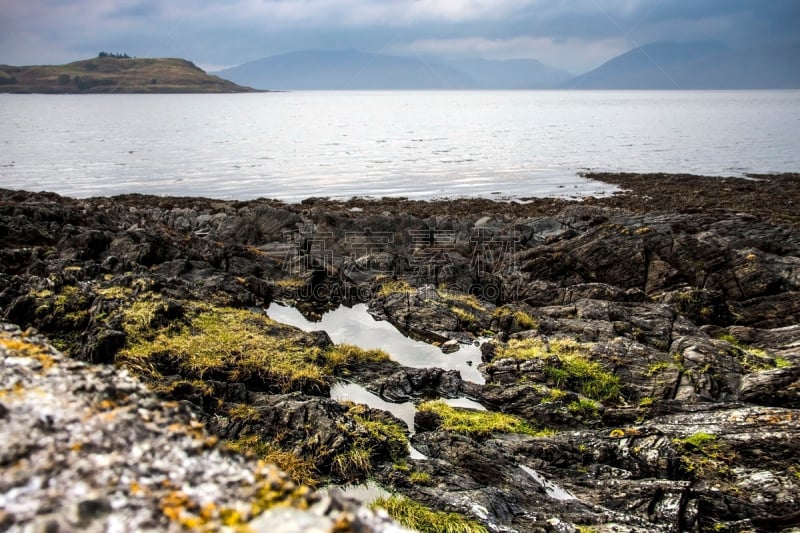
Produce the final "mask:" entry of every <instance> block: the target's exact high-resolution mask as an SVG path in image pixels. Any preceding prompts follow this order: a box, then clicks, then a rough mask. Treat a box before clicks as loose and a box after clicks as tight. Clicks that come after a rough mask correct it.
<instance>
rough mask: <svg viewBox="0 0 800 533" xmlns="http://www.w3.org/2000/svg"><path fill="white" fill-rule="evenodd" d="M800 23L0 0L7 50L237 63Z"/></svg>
mask: <svg viewBox="0 0 800 533" xmlns="http://www.w3.org/2000/svg"><path fill="white" fill-rule="evenodd" d="M798 23H800V2H798V1H797V0H769V1H763V0H693V1H691V2H687V1H683V0H603V1H598V0H480V1H479V0H236V1H233V2H220V1H218V0H213V1H212V0H172V1H170V2H164V1H157V0H122V1H118V2H114V3H109V2H107V1H105V0H68V1H55V0H27V1H26V2H13V1H11V0H0V62H6V63H43V62H61V61H66V60H73V59H78V58H81V57H86V55H88V54H94V53H97V51H99V50H101V49H102V50H110V51H119V52H127V53H131V54H134V55H139V56H144V55H156V56H158V55H171V56H174V55H180V56H185V57H188V58H189V59H192V60H193V61H195V62H198V63H216V64H235V63H240V62H244V61H247V60H252V59H256V58H260V57H264V56H267V55H271V54H276V53H281V52H286V51H293V50H301V49H309V48H337V49H341V48H356V49H362V50H366V51H373V52H382V51H402V50H407V51H409V52H410V51H412V50H413V49H414V47H415V46H417V48H419V43H428V44H431V43H440V44H441V46H442V47H443V48H446V47H449V49H450V50H451V52H452V53H453V54H459V53H462V54H463V53H469V52H470V49H469V47H470V46H472V47H477V48H478V49H484V50H489V49H492V50H493V53H496V54H500V55H502V54H504V53H506V54H511V55H515V56H517V54H524V53H526V48H525V43H528V44H529V45H530V46H529V48H530V53H531V54H534V53H536V51H537V50H540V51H542V50H544V51H545V52H542V53H545V54H550V56H548V57H547V59H549V60H551V61H559V60H563V61H562V63H563V64H567V63H568V64H569V65H570V68H572V69H580V68H589V67H591V66H594V65H596V64H597V62H598V61H602V60H604V59H608V58H609V57H610V56H609V57H602V56H603V55H604V54H610V55H613V54H615V53H617V52H618V51H622V50H619V49H620V48H623V49H624V48H626V47H627V48H630V47H633V46H635V45H636V44H643V43H647V42H652V41H657V40H667V39H673V40H696V39H715V40H721V41H723V42H727V43H729V44H733V45H740V44H747V45H751V44H753V43H763V44H768V43H769V42H770V41H792V40H794V41H797V40H798V38H797V37H796V35H795V34H796V28H797V26H798ZM459 43H460V44H461V45H463V46H462V49H461V50H459V49H458V45H459ZM581 47H585V48H584V50H585V52H583V53H582V52H581ZM490 51H491V50H490ZM487 53H488V52H487ZM559 54H563V57H559ZM541 59H545V58H544V57H543V58H541Z"/></svg>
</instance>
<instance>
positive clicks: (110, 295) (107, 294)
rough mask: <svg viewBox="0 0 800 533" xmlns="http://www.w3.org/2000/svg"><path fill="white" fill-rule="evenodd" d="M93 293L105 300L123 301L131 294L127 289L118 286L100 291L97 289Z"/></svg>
mask: <svg viewBox="0 0 800 533" xmlns="http://www.w3.org/2000/svg"><path fill="white" fill-rule="evenodd" d="M94 292H95V294H97V295H98V296H102V297H103V298H105V299H107V300H124V299H125V298H127V297H128V296H130V295H131V294H133V290H132V289H130V288H128V287H122V286H119V285H113V286H111V287H104V288H102V289H97V290H95V291H94Z"/></svg>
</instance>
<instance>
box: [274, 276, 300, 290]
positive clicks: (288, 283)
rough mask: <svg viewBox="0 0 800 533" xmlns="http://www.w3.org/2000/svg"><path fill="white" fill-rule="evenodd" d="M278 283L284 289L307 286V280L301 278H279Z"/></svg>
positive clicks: (296, 288)
mask: <svg viewBox="0 0 800 533" xmlns="http://www.w3.org/2000/svg"><path fill="white" fill-rule="evenodd" d="M276 285H277V286H278V287H280V288H282V289H289V290H298V289H302V288H303V287H305V285H306V282H305V280H303V279H300V278H286V279H281V280H278V281H277V283H276Z"/></svg>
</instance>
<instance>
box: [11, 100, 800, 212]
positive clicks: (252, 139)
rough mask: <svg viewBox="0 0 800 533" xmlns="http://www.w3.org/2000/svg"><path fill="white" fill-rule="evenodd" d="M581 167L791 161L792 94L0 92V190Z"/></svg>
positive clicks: (341, 185)
mask: <svg viewBox="0 0 800 533" xmlns="http://www.w3.org/2000/svg"><path fill="white" fill-rule="evenodd" d="M584 171H629V172H640V171H641V172H645V171H646V172H687V173H696V174H709V175H734V176H743V175H744V174H745V173H750V172H755V173H763V172H780V171H800V91H753V92H750V91H664V92H661V91H574V92H573V91H485V92H482V91H463V92H459V91H452V92H451V91H444V92H425V91H410V92H291V93H264V94H219V95H123V94H120V95H113V94H112V95H70V96H67V95H8V94H0V187H4V188H15V189H17V188H18V189H27V190H37V191H38V190H47V191H55V192H58V193H62V194H67V195H71V196H79V197H87V196H98V195H114V194H120V193H129V192H140V193H149V194H159V195H188V196H210V197H216V198H224V199H250V198H256V197H271V198H279V199H283V200H287V201H299V200H301V199H303V198H307V197H310V196H330V197H336V198H349V197H351V196H371V197H381V196H406V197H411V198H433V197H458V196H470V197H479V196H480V197H490V198H524V197H530V196H562V197H583V196H586V195H599V194H609V193H611V192H612V191H613V188H611V187H609V186H606V185H603V184H598V183H596V182H592V181H589V180H586V179H584V178H582V177H580V176H579V175H578V173H580V172H584Z"/></svg>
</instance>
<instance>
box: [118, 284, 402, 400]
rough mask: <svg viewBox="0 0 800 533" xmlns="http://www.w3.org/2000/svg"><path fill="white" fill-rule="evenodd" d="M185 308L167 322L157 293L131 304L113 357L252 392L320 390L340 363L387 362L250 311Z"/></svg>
mask: <svg viewBox="0 0 800 533" xmlns="http://www.w3.org/2000/svg"><path fill="white" fill-rule="evenodd" d="M183 305H184V306H185V311H182V314H183V316H182V317H181V318H180V319H173V320H167V319H164V318H163V317H164V316H166V315H168V314H169V310H168V307H167V304H166V302H164V301H163V300H162V299H161V298H160V297H158V296H156V295H147V296H145V297H143V298H140V299H138V300H136V301H135V302H132V303H131V305H130V306H128V307H127V308H126V309H125V310H124V312H123V321H122V322H123V327H124V329H125V331H126V333H127V334H128V338H129V342H128V345H127V346H126V347H125V348H123V349H122V350H121V351H120V353H119V355H118V358H117V360H118V361H119V362H120V363H121V364H123V365H125V366H127V367H129V368H131V369H133V370H134V371H136V372H137V373H139V374H141V375H145V376H147V377H149V378H152V379H155V380H157V381H160V380H162V379H163V376H164V375H167V374H178V375H180V376H181V377H183V378H186V379H188V380H197V379H200V380H202V379H220V380H224V381H233V382H247V383H248V385H249V386H250V387H253V388H254V390H267V391H270V392H289V391H297V390H302V391H306V392H321V391H324V390H326V388H327V386H328V383H329V381H330V378H331V377H332V376H333V374H334V373H335V372H336V371H338V370H340V369H341V368H343V367H346V366H348V365H352V364H355V363H357V362H363V361H385V360H388V359H389V356H388V355H387V354H386V353H385V352H383V351H381V350H362V349H360V348H358V347H355V346H349V345H338V346H331V347H327V348H323V347H320V346H318V345H316V344H315V341H314V340H313V339H312V337H310V336H309V335H307V334H305V333H303V332H301V331H299V330H297V329H295V328H292V327H289V326H285V325H283V324H280V323H278V322H275V321H273V320H271V319H270V318H268V317H267V316H265V315H263V314H261V313H256V312H253V311H249V310H247V309H236V308H231V307H215V306H211V305H209V304H207V303H205V302H183ZM163 322H166V324H162V323H163Z"/></svg>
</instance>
